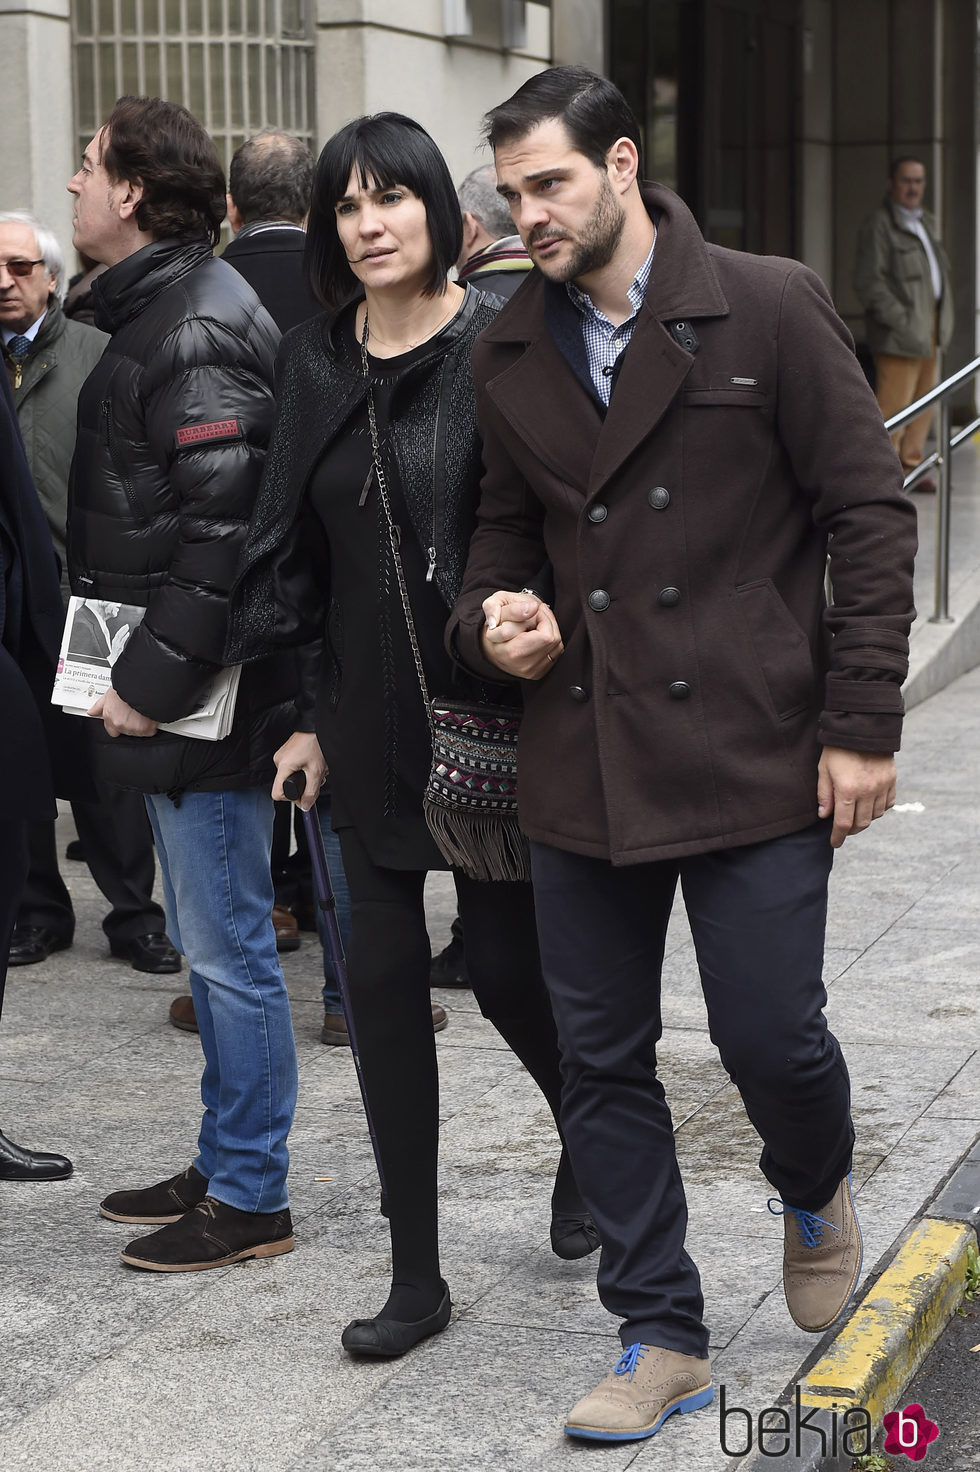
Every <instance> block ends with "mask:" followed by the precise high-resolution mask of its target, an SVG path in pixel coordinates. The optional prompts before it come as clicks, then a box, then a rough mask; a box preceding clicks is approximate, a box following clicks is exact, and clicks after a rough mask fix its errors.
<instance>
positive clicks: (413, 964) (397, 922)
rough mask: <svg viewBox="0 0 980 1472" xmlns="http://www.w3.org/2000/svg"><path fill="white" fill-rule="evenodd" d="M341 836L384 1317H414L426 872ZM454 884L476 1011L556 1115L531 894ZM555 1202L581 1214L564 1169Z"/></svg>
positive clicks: (424, 1261)
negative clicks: (386, 1247) (378, 860)
mask: <svg viewBox="0 0 980 1472" xmlns="http://www.w3.org/2000/svg"><path fill="white" fill-rule="evenodd" d="M339 837H340V846H341V853H342V855H343V861H344V870H345V873H346V875H347V883H348V886H349V888H350V896H351V936H350V945H349V948H348V979H349V986H350V995H351V1005H352V1008H353V1013H354V1028H355V1032H356V1035H357V1047H358V1053H359V1056H360V1060H361V1071H362V1075H363V1078H364V1084H365V1089H366V1091H367V1096H368V1101H369V1105H370V1110H371V1117H372V1119H373V1121H374V1127H375V1132H376V1134H377V1139H378V1147H379V1151H380V1155H381V1166H382V1171H383V1173H384V1180H385V1189H386V1193H387V1199H388V1213H389V1225H390V1228H391V1253H392V1280H393V1291H392V1297H391V1298H390V1299H389V1301H388V1305H387V1306H386V1308H385V1309H384V1310H382V1313H383V1314H385V1315H386V1316H387V1317H390V1318H401V1319H406V1320H410V1319H417V1318H422V1317H424V1316H425V1315H426V1314H428V1313H431V1312H432V1311H433V1309H434V1308H435V1307H436V1304H437V1303H438V1300H439V1295H440V1289H439V1281H440V1274H439V1239H438V1226H437V1216H436V1157H437V1148H438V1133H439V1079H438V1071H437V1067H436V1049H435V1041H434V1039H433V1035H432V1013H431V1007H430V1001H429V962H430V948H429V937H428V933H427V931H426V926H425V909H424V905H423V890H424V886H425V876H426V871H425V870H420V869H384V868H380V867H378V865H376V864H374V863H373V862H372V860H371V858H370V856H369V855H368V853H367V851H366V849H365V848H364V846H363V844H362V843H361V841H360V839H359V838H358V836H357V833H356V832H355V830H354V829H352V828H343V829H341V830H340V834H339ZM453 878H454V880H455V883H456V893H457V897H458V900H459V914H460V919H461V920H462V923H463V934H464V935H465V937H466V964H467V969H468V971H469V976H470V982H471V985H472V987H473V993H474V996H475V997H476V1000H477V1003H478V1004H479V1007H480V1011H481V1012H482V1013H483V1015H484V1017H486V1018H487V1020H488V1021H489V1022H492V1023H493V1025H494V1027H495V1028H496V1029H497V1031H498V1032H499V1033H500V1035H501V1037H502V1038H503V1039H504V1040H505V1042H507V1044H508V1045H509V1046H510V1048H511V1049H512V1050H513V1051H514V1053H516V1055H517V1057H518V1058H519V1059H520V1060H521V1062H522V1063H523V1064H524V1066H525V1068H526V1069H527V1070H528V1072H529V1073H530V1074H531V1076H532V1077H533V1078H534V1080H535V1081H536V1083H537V1084H538V1087H539V1088H540V1089H541V1092H542V1093H543V1094H544V1096H545V1098H546V1099H547V1101H548V1104H549V1105H550V1106H551V1110H552V1113H553V1114H554V1115H555V1116H556V1117H557V1114H558V1106H559V1103H560V1097H561V1076H560V1072H559V1059H558V1037H557V1033H556V1030H555V1022H554V1017H553V1014H552V1011H551V1003H550V1001H549V1000H548V995H547V992H546V990H545V986H544V981H543V979H542V976H541V963H540V959H539V956H538V941H537V932H536V929H535V923H534V903H533V898H532V892H531V886H530V885H529V884H502V883H501V884H479V883H476V882H475V881H474V880H470V879H467V878H466V877H465V875H462V874H459V873H458V872H454V874H453ZM562 1177H564V1180H563V1179H562ZM553 1203H554V1206H555V1208H556V1209H558V1210H575V1209H577V1207H578V1205H579V1198H578V1193H577V1191H576V1189H575V1186H574V1180H573V1179H572V1177H571V1172H570V1170H569V1169H568V1167H567V1162H564V1161H563V1169H562V1170H560V1172H559V1181H558V1182H557V1183H556V1193H555V1196H554V1197H553Z"/></svg>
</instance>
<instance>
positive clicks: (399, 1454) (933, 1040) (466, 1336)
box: [0, 670, 980, 1472]
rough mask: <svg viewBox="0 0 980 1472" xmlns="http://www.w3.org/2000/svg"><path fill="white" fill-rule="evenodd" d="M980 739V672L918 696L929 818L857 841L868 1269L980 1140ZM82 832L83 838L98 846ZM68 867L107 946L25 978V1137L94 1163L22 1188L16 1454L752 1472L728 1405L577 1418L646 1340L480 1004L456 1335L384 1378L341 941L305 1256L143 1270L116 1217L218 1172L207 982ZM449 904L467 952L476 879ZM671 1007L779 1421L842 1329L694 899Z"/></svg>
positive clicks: (460, 1159)
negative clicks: (818, 1277)
mask: <svg viewBox="0 0 980 1472" xmlns="http://www.w3.org/2000/svg"><path fill="white" fill-rule="evenodd" d="M978 729H980V670H976V671H974V672H973V673H971V674H969V675H966V676H964V677H963V678H961V679H960V680H958V681H957V682H956V683H954V684H953V685H951V686H949V687H948V688H947V689H946V690H944V691H943V692H941V693H940V694H939V695H937V696H934V697H933V698H932V699H930V700H929V701H927V702H926V703H925V704H923V705H920V706H918V707H917V708H916V709H914V710H913V711H912V712H911V714H910V716H909V719H908V725H907V738H906V747H905V751H904V753H903V756H902V759H901V762H902V765H901V773H902V777H901V790H900V794H899V803H900V805H902V807H903V808H904V810H901V808H900V809H897V810H895V811H893V812H892V813H890V814H888V815H887V817H886V818H884V819H883V820H882V821H881V822H879V823H876V824H875V825H874V827H873V828H872V829H871V830H870V831H869V832H868V833H866V834H864V835H863V836H861V837H860V838H857V839H852V840H849V841H848V843H847V844H846V846H845V848H844V850H843V851H842V853H841V854H840V856H839V859H838V862H837V866H836V869H835V875H834V880H833V895H832V914H831V920H830V926H829V933H828V949H827V959H826V972H825V974H826V978H827V981H828V983H830V1003H829V1007H828V1015H829V1018H830V1021H831V1025H832V1026H833V1028H834V1030H835V1031H836V1032H837V1034H838V1036H839V1037H840V1039H841V1041H842V1042H843V1044H844V1046H845V1050H846V1054H847V1059H848V1063H849V1066H850V1069H851V1074H852V1080H853V1088H854V1113H855V1121H856V1126H857V1136H858V1138H857V1153H856V1158H855V1166H854V1180H855V1185H856V1186H857V1188H858V1191H859V1196H858V1205H859V1210H860V1213H861V1219H862V1223H863V1227H864V1232H865V1260H864V1271H865V1275H866V1278H867V1277H868V1276H869V1275H873V1274H874V1271H875V1266H876V1263H878V1261H879V1259H880V1258H881V1257H882V1255H883V1254H885V1253H886V1252H887V1251H888V1249H889V1248H890V1246H891V1244H892V1243H893V1242H894V1241H895V1240H896V1238H898V1237H899V1235H900V1234H901V1233H902V1232H903V1231H904V1230H905V1229H906V1227H907V1226H908V1225H909V1223H910V1222H911V1221H913V1220H914V1219H915V1217H916V1216H917V1214H918V1212H919V1209H920V1208H921V1206H922V1205H923V1203H925V1202H926V1201H927V1200H928V1199H929V1198H930V1197H931V1196H932V1195H933V1193H934V1192H935V1190H936V1188H937V1186H938V1185H939V1184H940V1183H941V1182H942V1181H943V1180H944V1178H945V1177H946V1176H947V1175H948V1174H949V1172H950V1171H951V1170H952V1168H953V1167H954V1165H955V1164H956V1163H957V1161H958V1160H959V1159H960V1158H961V1157H962V1156H963V1155H964V1153H965V1152H966V1151H967V1150H968V1149H969V1148H970V1146H971V1145H972V1144H973V1142H974V1141H975V1140H976V1138H977V1136H978V1134H980V1052H978V1029H977V1013H978V1010H980V1003H978V1001H977V976H978V973H980V809H978V804H977V800H976V786H977V735H976V733H977V731H978ZM59 826H64V827H65V829H66V831H65V833H63V834H62V835H60V838H59V845H60V846H62V847H63V844H64V842H65V841H66V840H67V838H68V837H69V836H70V828H69V827H68V825H67V824H63V825H59ZM64 867H65V871H66V873H70V875H71V876H73V878H72V890H73V895H74V897H75V900H76V903H77V907H78V917H79V926H78V932H77V939H76V943H75V945H74V947H73V949H72V950H70V951H68V952H64V953H61V954H59V955H56V956H54V957H52V958H51V959H50V960H49V961H48V962H46V963H44V964H43V965H40V966H34V967H29V968H23V969H20V970H14V971H12V972H11V973H10V976H9V979H8V991H7V1004H6V1007H5V1012H4V1019H3V1028H2V1031H0V1127H3V1128H4V1129H6V1130H7V1131H8V1132H9V1133H10V1135H11V1136H12V1137H13V1138H14V1139H16V1140H18V1141H22V1142H23V1143H25V1144H30V1145H34V1146H36V1147H38V1148H51V1149H59V1150H64V1151H65V1152H66V1153H68V1154H69V1155H71V1156H72V1157H73V1159H74V1161H75V1164H76V1173H75V1176H74V1178H73V1179H72V1180H71V1181H69V1182H66V1183H64V1184H60V1185H45V1186H17V1185H4V1186H2V1187H0V1263H2V1276H0V1408H2V1412H3V1415H2V1420H0V1466H3V1467H5V1468H6V1467H29V1468H31V1469H32V1472H89V1469H91V1472H96V1469H98V1472H123V1469H125V1472H184V1469H187V1472H199V1469H200V1472H203V1469H208V1472H253V1469H254V1472H327V1469H330V1472H368V1469H370V1472H443V1469H447V1472H448V1469H450V1468H451V1469H453V1472H468V1469H476V1468H481V1469H482V1468H487V1469H490V1468H492V1469H494V1472H524V1469H527V1472H532V1469H533V1472H552V1469H563V1468H568V1467H570V1466H572V1465H573V1464H574V1465H575V1466H577V1467H578V1466H585V1465H586V1464H587V1465H588V1466H593V1465H594V1466H599V1465H600V1464H601V1467H602V1469H603V1472H618V1469H623V1468H626V1467H631V1466H632V1467H636V1468H651V1469H653V1468H663V1469H671V1472H673V1469H681V1468H683V1469H684V1472H722V1469H724V1468H725V1467H726V1466H727V1464H728V1458H727V1457H726V1456H725V1454H724V1453H723V1451H722V1448H721V1444H720V1438H719V1415H718V1404H717V1401H716V1403H715V1405H714V1406H712V1407H709V1408H708V1409H707V1410H705V1411H703V1412H700V1413H698V1414H696V1415H691V1416H687V1417H683V1418H681V1417H673V1418H672V1419H671V1420H670V1421H669V1422H668V1423H667V1424H666V1425H665V1427H664V1429H663V1431H662V1432H661V1433H660V1434H659V1435H658V1436H656V1437H655V1438H653V1439H652V1440H651V1441H649V1442H644V1443H638V1444H634V1445H626V1446H608V1447H602V1448H590V1447H587V1446H584V1445H582V1444H573V1443H569V1442H567V1441H566V1440H565V1439H564V1438H563V1436H562V1433H561V1422H562V1415H563V1412H564V1411H565V1410H566V1409H567V1408H568V1407H569V1406H570V1405H571V1404H572V1402H573V1401H574V1400H575V1399H576V1398H577V1397H578V1396H579V1395H580V1394H581V1393H583V1392H584V1391H585V1390H587V1389H588V1388H590V1387H591V1385H592V1384H593V1383H594V1382H595V1381H596V1380H598V1379H599V1378H600V1376H602V1375H603V1374H605V1373H606V1371H607V1370H608V1369H609V1368H611V1366H612V1364H613V1362H614V1359H615V1356H616V1353H617V1350H618V1340H617V1338H616V1334H615V1325H614V1323H613V1322H612V1321H611V1320H610V1319H609V1318H608V1316H607V1315H606V1314H605V1313H604V1312H603V1311H602V1310H601V1309H600V1308H599V1306H598V1304H597V1302H596V1298H595V1289H594V1271H595V1260H594V1259H590V1260H587V1261H586V1262H584V1263H579V1264H566V1263H561V1262H559V1261H558V1260H557V1259H555V1258H554V1257H553V1256H552V1255H551V1252H550V1250H549V1247H548V1221H549V1193H550V1186H551V1175H552V1172H553V1169H554V1165H555V1161H556V1156H557V1150H556V1144H555V1137H554V1133H553V1130H552V1128H551V1125H550V1121H549V1118H548V1116H547V1112H546V1110H545V1108H544V1106H543V1104H542V1102H541V1100H540V1098H539V1097H538V1096H537V1094H536V1091H535V1090H534V1088H533V1087H532V1086H531V1084H530V1082H529V1080H528V1079H527V1077H526V1076H525V1075H524V1074H523V1073H522V1071H521V1069H520V1068H519V1066H518V1065H517V1064H516V1063H515V1061H514V1060H513V1058H512V1057H511V1056H510V1054H509V1053H508V1052H507V1051H506V1050H505V1049H504V1048H503V1046H502V1045H501V1043H500V1040H499V1039H498V1038H497V1036H496V1034H495V1033H494V1032H493V1031H492V1030H491V1029H490V1028H489V1027H488V1026H487V1024H486V1023H484V1022H483V1020H482V1018H481V1017H480V1016H479V1014H478V1012H477V1011H476V1010H475V1008H474V1005H473V1000H472V997H471V995H470V994H469V993H467V992H461V993H458V992H446V993H444V994H442V995H441V998H440V999H441V1000H442V1001H443V1002H444V1003H445V1004H446V1005H447V1006H448V1007H449V1008H450V1009H451V1011H452V1016H451V1020H450V1026H449V1028H448V1030H447V1031H446V1032H445V1033H443V1034H442V1035H441V1036H440V1037H439V1039H438V1048H439V1057H440V1065H441V1070H442V1114H443V1119H444V1129H443V1140H442V1195H443V1203H442V1224H443V1226H442V1235H443V1251H444V1272H445V1275H446V1277H447V1279H448V1281H449V1283H450V1285H451V1287H452V1292H453V1299H454V1303H455V1305H456V1307H455V1314H454V1321H453V1324H452V1325H451V1327H450V1329H449V1330H448V1331H447V1332H446V1333H445V1334H443V1335H441V1336H440V1337H439V1338H438V1339H436V1340H433V1341H429V1342H428V1344H426V1345H425V1346H424V1347H422V1348H420V1349H419V1350H417V1351H415V1352H414V1353H412V1354H411V1355H409V1356H408V1357H407V1358H406V1359H404V1360H402V1361H400V1362H394V1363H391V1364H384V1363H381V1364H361V1363H353V1362H352V1361H350V1360H348V1358H347V1357H346V1356H345V1355H344V1354H343V1353H342V1351H341V1350H340V1348H339V1344H338V1339H339V1333H340V1329H341V1328H342V1326H343V1325H344V1323H346V1321H347V1320H348V1319H349V1318H350V1317H352V1316H354V1315H358V1314H364V1313H370V1312H372V1311H374V1310H375V1309H376V1308H377V1307H378V1306H379V1305H380V1304H381V1302H382V1301H383V1299H384V1297H385V1292H386V1286H387V1278H386V1273H387V1231H386V1225H385V1223H384V1221H383V1220H382V1218H381V1217H380V1216H379V1215H378V1213H377V1201H378V1189H377V1183H376V1180H375V1177H374V1172H373V1166H372V1161H371V1154H370V1145H369V1142H368V1139H367V1134H366V1130H365V1127H364V1123H363V1119H362V1115H361V1110H360V1104H359V1100H358V1097H357V1089H356V1084H355V1080H354V1075H353V1069H352V1064H351V1059H350V1056H349V1054H348V1053H346V1052H345V1051H343V1050H338V1049H326V1048H324V1047H323V1046H322V1045H321V1044H320V1043H319V1041H318V1031H319V1020H320V1008H319V1001H318V955H317V951H316V947H315V944H313V943H311V941H310V940H308V939H307V940H304V943H303V947H302V949H301V950H300V951H299V952H297V953H296V954H294V955H290V956H286V957H285V958H284V961H285V968H286V975H287V977H288V980H289V985H290V991H291V994H292V997H293V1000H294V1017H295V1028H296V1035H297V1040H298V1045H299V1055H300V1068H301V1073H300V1080H301V1082H300V1104H299V1109H298V1112H297V1116H296V1125H295V1129H294V1131H293V1135H292V1137H291V1147H292V1159H293V1165H292V1174H291V1191H292V1199H293V1213H294V1218H295V1220H296V1224H297V1248H296V1251H295V1252H294V1253H292V1254H291V1255H289V1256H287V1257H283V1258H279V1259H276V1260H273V1261H271V1262H264V1263H252V1264H248V1265H245V1266H240V1267H234V1268H230V1269H227V1270H221V1271H213V1272H209V1273H202V1274H179V1275H174V1276H169V1275H157V1274H140V1273H135V1272H131V1271H129V1270H127V1269H126V1268H124V1267H122V1266H121V1265H120V1264H119V1261H118V1252H119V1249H120V1248H121V1246H122V1245H123V1244H124V1243H125V1242H126V1241H127V1240H129V1238H130V1237H131V1236H133V1235H135V1233H134V1232H133V1231H132V1229H129V1228H127V1227H125V1226H117V1225H114V1224H112V1223H109V1222H106V1221H103V1220H101V1219H100V1218H99V1217H98V1216H97V1215H96V1205H97V1203H98V1201H99V1199H100V1198H101V1197H102V1196H103V1195H104V1194H105V1193H106V1192H107V1191H109V1190H112V1189H114V1188H117V1187H122V1186H132V1185H137V1184H143V1183H148V1182H150V1181H153V1180H156V1179H159V1178H162V1177H163V1176H166V1175H168V1174H170V1173H172V1172H173V1171H175V1170H177V1169H179V1168H182V1167H183V1166H184V1165H185V1164H186V1163H187V1162H188V1160H189V1159H190V1157H191V1153H192V1149H193V1141H194V1134H195V1121H196V1117H197V1115H198V1112H199V1104H198V1098H197V1084H198V1075H199V1062H200V1055H199V1045H198V1042H197V1039H196V1038H194V1037H193V1036H188V1035H186V1034H181V1033H178V1032H175V1031H174V1029H173V1028H172V1027H170V1026H169V1024H168V1023H167V1020H166V1019H167V1006H168V1003H169V1000H170V998H171V996H172V995H173V994H174V992H175V990H177V989H178V988H176V987H175V985H174V981H175V979H174V978H160V979H155V978H151V977H146V976H141V975H140V974H138V973H136V972H133V971H131V970H129V969H128V968H127V967H126V966H125V965H123V964H121V963H119V962H113V961H111V960H109V959H108V958H107V956H106V947H105V944H104V941H103V937H102V934H101V931H100V929H99V924H98V922H99V919H100V918H101V914H102V902H101V899H100V898H98V897H97V896H96V892H95V890H94V886H93V885H92V882H91V881H90V880H89V879H88V876H87V871H86V870H85V869H84V867H83V866H81V865H65V866H64ZM431 900H432V934H433V941H434V943H435V944H436V945H441V944H442V943H443V941H444V939H445V935H446V932H447V930H448V922H449V918H450V906H449V901H448V896H447V885H446V883H445V881H443V880H440V881H439V882H438V883H433V885H432V894H431ZM178 980H179V979H178ZM664 992H665V996H664V1021H665V1028H666V1031H665V1035H664V1041H663V1045H662V1050H661V1057H662V1072H663V1076H664V1079H665V1083H666V1087H667V1095H668V1099H669V1101H670V1103H671V1105H672V1108H673V1112H674V1119H675V1123H676V1126H677V1135H678V1147H679V1152H680V1157H681V1164H682V1169H683V1171H684V1176H685V1180H686V1182H687V1187H688V1194H689V1201H690V1210H691V1228H690V1240H689V1246H690V1249H691V1251H692V1253H693V1255H694V1257H695V1259H696V1260H697V1261H698V1263H699V1265H700V1267H701V1270H702V1274H703V1278H704V1287H705V1297H706V1302H707V1320H708V1323H709V1325H710V1329H711V1340H712V1356H713V1360H714V1372H715V1381H716V1385H720V1384H724V1385H725V1387H726V1395H727V1398H728V1401H729V1403H730V1404H731V1403H733V1402H734V1403H737V1404H738V1405H739V1406H742V1407H745V1408H747V1409H748V1410H749V1411H750V1412H751V1413H752V1415H753V1418H754V1419H756V1420H757V1418H758V1413H759V1411H761V1410H762V1409H763V1408H765V1407H767V1406H771V1405H774V1404H775V1402H776V1398H777V1396H778V1395H779V1393H780V1392H781V1391H782V1390H783V1389H784V1387H785V1386H786V1385H787V1384H789V1383H791V1382H793V1381H794V1380H797V1379H799V1378H802V1376H801V1371H802V1367H803V1365H804V1362H805V1361H807V1360H808V1359H810V1358H812V1356H813V1353H814V1351H815V1350H816V1349H817V1348H818V1342H817V1341H815V1340H814V1339H813V1338H812V1337H810V1336H808V1335H805V1334H803V1333H801V1332H800V1331H798V1330H797V1329H796V1328H795V1327H794V1326H793V1324H792V1323H791V1321H790V1319H789V1317H788V1315H787V1313H786V1310H785V1306H784V1303H783V1297H782V1291H781V1287H780V1252H781V1240H782V1225H781V1222H780V1221H778V1220H777V1219H776V1218H775V1217H773V1216H770V1215H769V1213H768V1212H767V1210H766V1198H767V1196H768V1195H769V1194H770V1193H769V1190H768V1188H767V1185H766V1182H765V1181H764V1180H763V1178H762V1176H761V1175H760V1174H759V1172H758V1170H757V1167H756V1161H757V1158H758V1154H759V1142H758V1140H757V1138H756V1137H755V1135H754V1133H753V1131H752V1129H751V1127H750V1126H749V1125H748V1123H747V1121H746V1119H745V1116H744V1113H743V1111H742V1108H741V1105H740V1102H739V1100H738V1097H737V1095H736V1093H735V1090H734V1089H733V1088H732V1086H731V1085H730V1084H729V1082H728V1080H727V1078H726V1076H725V1074H724V1073H723V1071H722V1069H721V1067H720V1065H719V1063H718V1061H717V1058H716V1057H715V1054H714V1050H713V1048H712V1046H711V1043H710V1040H709V1038H708V1035H707V1031H706V1020H705V1013H704V1008H703V1004H702V1002H701V999H700V992H699V987H698V981H697V972H696V968H695V964H694V958H693V954H692V949H691V943H690V938H689V935H688V933H687V930H686V926H685V924H684V921H683V917H682V915H681V914H677V915H675V918H674V921H673V922H672V927H671V940H670V946H669V957H668V961H667V966H666V974H665V986H664ZM765 1025H766V1024H765V1018H764V1017H760V1019H759V1026H760V1027H765ZM321 1176H328V1177H330V1178H331V1179H330V1180H329V1181H318V1180H317V1179H316V1178H317V1177H321ZM741 1425H742V1426H744V1420H743V1421H742V1422H741ZM732 1434H733V1435H734V1434H735V1428H734V1427H733V1432H732ZM739 1435H744V1432H742V1431H741V1430H740V1431H739Z"/></svg>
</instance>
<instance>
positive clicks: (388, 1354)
mask: <svg viewBox="0 0 980 1472" xmlns="http://www.w3.org/2000/svg"><path fill="white" fill-rule="evenodd" d="M442 1287H443V1294H442V1302H441V1303H440V1305H439V1307H438V1308H437V1309H436V1311H435V1313H434V1314H429V1316H428V1318H426V1319H416V1320H415V1321H414V1322H413V1323H410V1324H403V1323H401V1322H400V1321H399V1320H398V1319H352V1320H351V1322H350V1323H349V1324H348V1325H347V1328H346V1329H345V1330H344V1332H343V1334H341V1336H340V1342H341V1344H342V1345H343V1347H344V1349H346V1351H347V1353H348V1354H355V1355H368V1356H371V1357H372V1358H374V1359H382V1360H394V1359H397V1358H398V1356H399V1355H403V1354H406V1353H407V1352H408V1350H410V1349H413V1348H414V1346H415V1345H416V1344H419V1343H420V1342H421V1340H423V1339H428V1338H429V1336H430V1335H432V1334H441V1333H442V1331H443V1329H445V1327H446V1325H447V1324H448V1323H449V1315H450V1313H451V1312H452V1307H453V1306H452V1302H451V1300H450V1297H449V1285H448V1284H447V1283H445V1282H443V1284H442Z"/></svg>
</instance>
